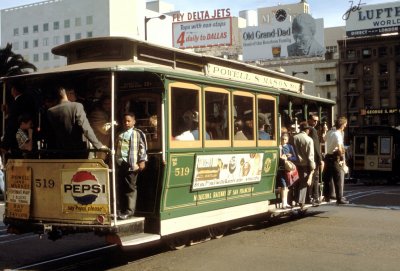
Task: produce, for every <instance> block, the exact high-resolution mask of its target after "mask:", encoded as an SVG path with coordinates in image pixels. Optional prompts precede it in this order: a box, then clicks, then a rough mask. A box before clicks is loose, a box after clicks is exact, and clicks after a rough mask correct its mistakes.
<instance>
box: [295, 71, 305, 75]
mask: <svg viewBox="0 0 400 271" xmlns="http://www.w3.org/2000/svg"><path fill="white" fill-rule="evenodd" d="M299 73H302V74H308V71H303V72H292V76H295V75H296V74H299Z"/></svg>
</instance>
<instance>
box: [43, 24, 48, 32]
mask: <svg viewBox="0 0 400 271" xmlns="http://www.w3.org/2000/svg"><path fill="white" fill-rule="evenodd" d="M47 31H49V23H44V24H43V32H47Z"/></svg>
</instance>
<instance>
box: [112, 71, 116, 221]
mask: <svg viewBox="0 0 400 271" xmlns="http://www.w3.org/2000/svg"><path fill="white" fill-rule="evenodd" d="M114 121H115V72H111V184H112V191H111V192H112V203H113V205H112V206H113V209H112V212H113V220H114V223H115V224H116V223H117V193H116V186H115V183H116V181H115V178H116V175H115V125H114Z"/></svg>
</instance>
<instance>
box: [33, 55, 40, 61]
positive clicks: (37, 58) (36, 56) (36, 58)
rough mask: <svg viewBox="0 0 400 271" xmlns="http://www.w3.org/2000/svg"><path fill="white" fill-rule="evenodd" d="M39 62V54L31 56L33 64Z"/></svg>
mask: <svg viewBox="0 0 400 271" xmlns="http://www.w3.org/2000/svg"><path fill="white" fill-rule="evenodd" d="M38 61H39V54H33V62H38Z"/></svg>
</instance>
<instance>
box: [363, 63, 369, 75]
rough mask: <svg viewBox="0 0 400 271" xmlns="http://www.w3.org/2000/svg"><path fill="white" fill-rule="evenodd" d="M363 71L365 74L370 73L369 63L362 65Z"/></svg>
mask: <svg viewBox="0 0 400 271" xmlns="http://www.w3.org/2000/svg"><path fill="white" fill-rule="evenodd" d="M363 71H364V74H366V75H367V74H371V65H370V64H366V65H364V67H363Z"/></svg>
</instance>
